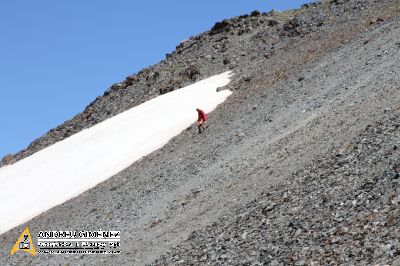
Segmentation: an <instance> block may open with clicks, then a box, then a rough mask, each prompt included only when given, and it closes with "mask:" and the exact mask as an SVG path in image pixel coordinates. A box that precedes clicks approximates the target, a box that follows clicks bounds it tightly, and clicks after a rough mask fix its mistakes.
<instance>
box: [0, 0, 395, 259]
mask: <svg viewBox="0 0 400 266" xmlns="http://www.w3.org/2000/svg"><path fill="white" fill-rule="evenodd" d="M399 13H400V1H399V0H384V1H374V0H367V1H358V0H331V1H323V2H319V3H314V4H308V5H305V6H303V8H301V9H299V10H293V11H287V12H282V13H280V12H269V13H259V12H253V13H252V14H250V15H245V16H241V17H236V18H232V19H229V20H225V21H222V22H219V23H217V24H216V25H215V26H214V27H213V28H212V29H211V30H210V31H208V32H205V33H203V34H201V35H199V36H195V37H192V38H190V39H189V40H188V41H186V42H184V43H182V44H180V45H179V46H178V47H177V49H176V50H175V51H174V52H173V53H172V54H170V55H167V58H166V59H165V60H164V61H162V62H160V64H158V65H155V66H153V67H150V68H147V69H144V70H143V71H141V72H140V73H138V74H135V75H132V76H131V77H128V78H127V80H125V81H124V82H121V83H118V84H115V85H113V86H112V87H111V88H110V89H109V90H107V91H106V92H105V94H104V95H103V96H102V97H99V98H98V99H96V100H95V101H94V102H93V103H92V104H90V105H89V106H88V107H87V108H86V110H85V111H84V112H83V113H81V114H78V115H77V116H76V117H74V118H73V119H72V120H70V121H67V122H66V123H65V124H63V125H61V126H60V127H58V128H56V129H54V130H52V131H50V132H49V133H48V134H46V135H45V136H43V137H42V138H40V139H38V140H37V141H35V142H34V143H32V144H31V146H30V147H28V148H27V149H26V150H24V151H22V152H21V153H19V154H17V155H15V156H12V158H8V162H7V163H12V162H13V161H16V160H19V159H21V158H24V157H25V156H28V155H29V154H31V153H33V152H35V151H37V150H40V149H42V148H44V147H46V146H48V145H50V144H52V143H54V142H56V141H58V140H60V139H63V138H65V137H67V136H69V135H71V134H73V133H75V132H78V131H79V130H81V129H83V128H85V127H89V126H91V125H93V124H95V123H98V122H99V121H102V120H104V119H106V118H107V117H110V116H112V115H114V114H117V113H119V112H121V111H124V110H126V109H128V108H130V107H132V106H135V105H137V104H139V103H141V102H143V101H145V100H146V99H149V98H152V97H155V96H157V95H159V94H160V93H166V92H168V91H170V90H172V89H177V88H179V87H180V86H182V85H186V84H189V83H192V82H194V81H195V80H198V79H200V78H203V77H207V76H208V75H214V74H217V73H219V72H222V71H224V70H226V69H231V70H233V71H234V72H235V73H236V75H235V77H234V80H233V81H232V83H231V84H230V86H229V88H230V89H231V90H233V91H234V93H233V95H232V96H231V97H230V98H229V99H228V100H227V101H226V102H225V103H224V104H223V105H221V106H220V107H219V108H218V109H217V110H216V111H215V112H213V113H212V114H211V115H210V118H209V124H210V128H209V130H208V131H207V132H206V134H202V135H197V132H196V130H195V128H188V130H187V131H185V132H183V133H182V134H181V135H179V136H177V137H176V138H174V139H173V140H172V141H171V142H170V143H168V144H167V145H166V146H165V147H163V148H162V149H160V150H159V151H157V152H154V153H153V154H151V155H149V156H147V157H145V158H143V159H142V160H140V161H138V162H136V163H135V164H133V165H132V166H131V167H129V168H127V169H126V170H124V171H123V172H121V173H119V174H118V175H116V176H114V177H113V178H111V179H110V180H108V181H106V182H104V183H103V184H101V185H99V186H97V187H95V188H93V189H91V190H89V191H87V192H86V193H84V194H83V195H80V196H79V197H77V198H75V199H72V200H70V201H68V202H67V203H65V204H63V205H60V206H57V207H55V208H53V209H51V210H49V211H47V212H45V213H43V214H42V215H40V216H38V217H36V218H35V219H33V220H32V221H30V222H28V223H27V224H25V225H21V226H20V227H18V228H15V229H13V230H11V231H9V232H8V233H6V234H3V235H1V236H0V242H1V243H10V245H12V244H13V243H14V242H15V236H16V235H18V232H20V231H21V229H22V228H24V227H25V226H27V225H29V228H30V230H31V232H32V234H33V235H35V234H37V232H38V231H39V230H46V229H47V230H50V229H52V230H65V229H69V230H84V229H86V230H87V229H92V230H93V229H100V228H102V229H116V230H121V234H122V239H123V242H122V252H123V254H122V255H117V256H108V257H107V256H102V257H99V256H91V255H82V256H66V257H62V256H37V257H35V258H30V257H26V256H22V255H21V256H13V257H11V258H10V257H9V256H8V255H7V254H2V256H0V264H2V265H3V264H12V265H13V264H15V265H16V264H18V263H24V264H27V263H28V264H29V263H31V264H38V265H39V264H40V265H46V264H48V265H54V264H61V265H62V264H64V263H70V264H71V265H72V264H94V263H100V264H115V263H120V264H134V265H143V264H154V265H166V264H171V265H175V264H180V265H204V264H209V265H221V264H225V265H261V264H267V265H268V264H270V265H290V264H293V265H326V264H333V265H335V264H348V265H352V264H357V265H359V264H361V265H362V264H363V265H370V264H377V263H379V264H385V263H393V262H394V263H396V262H395V261H396V260H397V259H398V258H399V257H400V243H399V241H398V238H399V234H398V233H399V212H398V210H399V202H400V201H399V195H400V194H399V188H398V182H399V180H400V179H399V172H400V168H399V164H400V154H399V146H400V140H399V121H400V120H399V116H400V38H399V36H400V19H399ZM1 252H3V251H1ZM3 255H4V256H3Z"/></svg>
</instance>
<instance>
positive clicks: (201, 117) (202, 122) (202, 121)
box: [196, 108, 207, 134]
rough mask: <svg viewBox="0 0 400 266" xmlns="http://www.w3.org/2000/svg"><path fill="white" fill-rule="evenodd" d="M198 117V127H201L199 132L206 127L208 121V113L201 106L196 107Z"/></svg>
mask: <svg viewBox="0 0 400 266" xmlns="http://www.w3.org/2000/svg"><path fill="white" fill-rule="evenodd" d="M196 111H197V114H198V118H197V127H198V128H199V134H200V133H201V128H204V129H206V128H207V127H206V121H207V115H206V113H204V111H203V110H200V109H199V108H196Z"/></svg>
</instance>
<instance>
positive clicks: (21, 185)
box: [0, 72, 232, 234]
mask: <svg viewBox="0 0 400 266" xmlns="http://www.w3.org/2000/svg"><path fill="white" fill-rule="evenodd" d="M231 76H232V73H231V72H225V73H222V74H220V75H216V76H213V77H210V78H207V79H205V80H202V81H199V82H197V83H195V84H192V85H190V86H187V87H185V88H182V89H179V90H175V91H172V92H170V93H167V94H165V95H162V96H159V97H157V98H154V99H152V100H149V101H147V102H145V103H143V104H141V105H139V106H136V107H134V108H132V109H130V110H128V111H125V112H123V113H121V114H119V115H116V116H114V117H112V118H110V119H107V120H105V121H103V122H102V123H99V124H97V125H95V126H93V127H91V128H89V129H85V130H83V131H81V132H79V133H77V134H75V135H73V136H71V137H69V138H67V139H64V140H62V141H60V142H57V143H55V144H54V145H52V146H50V147H48V148H46V149H43V150H41V151H39V152H37V153H35V154H33V155H31V156H29V157H27V158H25V159H23V160H21V161H19V162H17V163H15V164H14V165H11V166H6V167H3V168H0V184H1V186H0V217H1V219H0V234H2V233H4V232H6V231H8V230H10V229H12V228H13V227H15V226H18V225H20V224H22V223H24V222H26V221H28V220H30V219H32V218H33V217H35V216H37V215H39V214H41V213H42V212H44V211H46V210H48V209H50V208H52V207H54V206H57V205H59V204H61V203H63V202H65V201H67V200H69V199H71V198H73V197H76V196H78V195H79V194H81V193H83V192H84V191H86V190H88V189H90V188H92V187H94V186H96V185H97V184H99V183H101V182H103V181H105V180H107V179H108V178H110V177H112V176H113V175H115V174H117V173H118V172H120V171H122V170H124V169H125V168H127V167H128V166H129V165H131V164H132V163H134V162H135V161H136V160H138V159H140V158H141V157H143V156H145V155H147V154H149V153H151V152H153V151H154V150H157V149H159V148H161V147H162V146H164V145H165V144H166V143H167V142H168V141H169V140H170V139H171V138H173V137H174V136H176V135H178V134H179V133H180V132H182V131H183V130H185V129H186V128H187V127H189V126H190V125H191V124H193V122H194V121H196V118H197V112H196V110H195V109H196V108H197V107H199V108H201V109H203V110H204V111H205V112H206V113H209V112H211V111H212V110H214V109H215V108H216V107H217V106H218V105H219V104H221V103H222V102H224V101H225V100H226V98H227V97H228V96H229V95H230V94H231V93H232V92H231V91H229V90H223V91H219V92H217V88H218V87H222V86H225V85H227V84H228V83H229V82H230V77H231ZM194 130H195V129H194ZM196 130H197V129H196ZM47 229H51V228H43V230H47Z"/></svg>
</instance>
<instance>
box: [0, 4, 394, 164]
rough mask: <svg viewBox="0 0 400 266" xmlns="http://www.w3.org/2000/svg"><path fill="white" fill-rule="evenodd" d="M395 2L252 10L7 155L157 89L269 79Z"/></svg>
mask: <svg viewBox="0 0 400 266" xmlns="http://www.w3.org/2000/svg"><path fill="white" fill-rule="evenodd" d="M399 8H400V7H399V5H398V1H395V0H383V1H376V0H375V1H372V0H368V1H363V0H351V1H350V0H329V1H322V2H317V3H310V4H306V5H304V6H303V7H302V8H301V9H299V10H292V11H286V12H275V11H270V12H268V13H265V12H264V13H260V12H258V11H254V12H252V13H251V14H249V15H243V16H239V17H235V18H232V19H229V20H224V21H222V22H218V23H216V24H215V26H214V27H213V28H212V29H211V30H210V31H208V32H205V33H203V34H200V35H198V36H193V37H190V38H189V39H188V40H187V41H184V42H182V43H181V44H179V45H178V46H177V47H176V50H175V51H174V52H172V53H171V54H167V55H166V59H165V60H163V61H162V62H160V63H159V64H157V65H154V66H152V67H149V68H145V69H143V70H142V71H140V72H139V73H137V74H133V75H131V76H129V77H127V78H126V80H124V81H122V82H119V83H116V84H114V85H112V86H111V87H110V88H109V89H107V90H106V91H105V92H104V94H103V95H102V96H99V97H97V98H96V99H95V100H94V101H93V102H92V103H90V104H89V105H88V106H87V107H86V108H85V110H84V111H83V112H82V113H79V114H77V115H76V116H75V117H74V118H72V119H71V120H69V121H66V122H65V123H64V124H62V125H60V126H59V127H57V128H54V129H52V130H50V131H49V132H48V133H47V134H45V135H44V136H43V137H41V138H39V139H37V140H35V141H34V142H32V143H31V144H30V145H29V147H27V148H26V149H25V150H23V151H21V152H19V153H17V154H15V155H11V154H10V155H8V156H6V157H5V158H3V160H2V162H0V166H1V165H4V164H11V163H14V162H15V161H18V160H20V159H22V158H25V157H26V156H29V155H31V154H33V153H34V152H36V151H38V150H41V149H43V148H45V147H47V146H49V145H51V144H53V143H55V142H57V141H60V140H62V139H64V138H67V137H69V136H71V135H73V134H74V133H76V132H79V131H81V130H82V129H84V128H88V127H90V126H93V125H95V124H97V123H99V122H101V121H104V120H105V119H107V118H109V117H112V116H114V115H116V114H118V113H120V112H123V111H125V110H128V109H130V108H132V107H133V106H136V105H138V104H140V103H143V102H144V101H146V100H148V99H151V98H153V97H156V96H157V95H159V94H161V93H166V92H168V91H171V90H174V89H178V88H180V87H183V86H185V85H188V84H191V83H193V82H194V81H196V80H199V79H201V78H206V77H208V76H210V75H214V74H217V73H221V72H224V71H226V70H229V69H230V70H233V71H234V72H235V73H237V83H236V85H232V87H233V89H235V88H237V87H239V86H241V82H243V81H248V80H250V78H251V77H252V76H253V72H254V71H255V70H256V69H255V68H259V67H263V68H264V71H263V76H262V77H258V78H263V79H265V78H266V79H267V82H269V83H270V84H273V83H274V82H276V81H277V80H279V79H281V78H284V77H286V76H289V75H291V73H292V72H293V71H295V69H297V68H298V67H299V66H301V64H304V63H306V62H310V61H312V60H314V59H315V58H317V57H320V56H322V55H323V54H324V53H327V52H329V51H332V50H334V49H336V48H337V47H339V46H340V45H343V44H345V43H347V42H348V41H349V40H351V38H352V37H353V36H354V35H357V34H358V33H360V32H362V31H365V30H366V29H368V28H373V27H375V26H376V25H377V24H379V23H382V22H383V21H385V20H387V19H390V18H391V17H393V16H394V15H396V14H397V12H398V10H399Z"/></svg>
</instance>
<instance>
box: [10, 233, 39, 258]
mask: <svg viewBox="0 0 400 266" xmlns="http://www.w3.org/2000/svg"><path fill="white" fill-rule="evenodd" d="M21 250H22V251H25V252H28V253H29V254H31V255H32V256H36V251H35V247H34V246H33V242H32V236H31V233H30V232H29V229H28V227H27V228H25V230H24V231H23V232H22V234H21V235H20V237H19V238H18V240H17V242H15V244H14V246H13V248H12V249H11V256H12V255H13V254H14V253H16V252H18V251H21Z"/></svg>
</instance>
